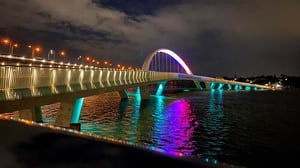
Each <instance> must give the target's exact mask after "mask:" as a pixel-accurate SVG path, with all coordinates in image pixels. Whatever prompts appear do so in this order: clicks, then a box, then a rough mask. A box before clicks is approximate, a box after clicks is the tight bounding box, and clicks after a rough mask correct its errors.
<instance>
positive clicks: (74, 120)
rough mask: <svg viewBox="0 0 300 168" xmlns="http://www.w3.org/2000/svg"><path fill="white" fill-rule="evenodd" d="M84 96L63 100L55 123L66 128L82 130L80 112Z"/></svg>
mask: <svg viewBox="0 0 300 168" xmlns="http://www.w3.org/2000/svg"><path fill="white" fill-rule="evenodd" d="M83 100H84V98H83V97H81V98H78V99H75V100H74V99H72V100H66V101H64V102H61V106H60V110H59V111H58V113H57V117H56V122H55V125H56V126H59V127H65V128H74V129H76V130H78V131H79V130H80V123H79V118H80V112H81V109H82V104H83Z"/></svg>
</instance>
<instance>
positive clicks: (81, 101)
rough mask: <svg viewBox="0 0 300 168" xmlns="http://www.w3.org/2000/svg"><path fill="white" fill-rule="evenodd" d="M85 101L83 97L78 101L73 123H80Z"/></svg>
mask: <svg viewBox="0 0 300 168" xmlns="http://www.w3.org/2000/svg"><path fill="white" fill-rule="evenodd" d="M83 100H84V98H83V97H81V98H78V99H76V101H75V105H74V109H73V115H72V119H71V123H79V118H80V112H81V109H82V104H83Z"/></svg>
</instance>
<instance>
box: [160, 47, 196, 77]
mask: <svg viewBox="0 0 300 168" xmlns="http://www.w3.org/2000/svg"><path fill="white" fill-rule="evenodd" d="M157 52H163V53H166V54H168V55H170V56H171V57H173V58H174V59H175V60H176V61H177V62H178V63H179V64H180V65H181V66H182V67H183V68H184V70H185V72H186V73H187V74H189V75H192V74H193V73H192V71H191V70H190V68H189V67H188V66H187V65H186V63H185V62H184V61H183V60H182V59H181V58H180V57H179V56H178V55H177V54H176V53H174V52H173V51H171V50H169V49H160V50H158V51H157Z"/></svg>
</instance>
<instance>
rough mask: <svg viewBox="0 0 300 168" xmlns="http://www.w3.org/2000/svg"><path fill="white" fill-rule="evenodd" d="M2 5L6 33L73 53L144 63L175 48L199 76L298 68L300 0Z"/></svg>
mask: <svg viewBox="0 0 300 168" xmlns="http://www.w3.org/2000/svg"><path fill="white" fill-rule="evenodd" d="M0 11H1V18H0V19H1V24H0V32H1V34H3V36H6V35H9V36H11V37H13V38H14V39H18V40H20V41H21V40H23V41H24V39H28V41H30V40H31V41H36V42H37V43H38V41H40V43H41V44H43V45H45V46H47V47H48V48H51V47H52V48H53V47H56V48H59V47H60V48H65V49H67V50H69V53H72V55H71V54H70V57H73V58H76V57H77V56H78V55H92V56H94V57H97V58H99V59H108V60H111V61H112V62H114V63H123V64H125V65H132V66H141V65H142V63H143V59H144V57H145V56H146V55H147V54H149V53H151V52H152V51H154V50H155V49H157V48H169V49H171V50H173V51H175V52H177V53H179V54H180V55H181V56H182V57H183V59H184V60H186V61H187V63H188V64H189V65H190V66H191V69H192V71H193V72H194V73H195V74H199V75H208V76H225V75H226V76H233V75H235V74H237V75H245V76H248V75H260V74H281V73H285V74H289V75H300V70H299V62H300V59H299V54H300V49H299V48H300V42H299V41H300V22H298V16H300V5H299V2H298V1H296V0H288V1H277V0H252V1H250V0H249V1H239V0H230V1H226V2H224V1H208V0H203V1H199V0H186V1H180V0H176V1H173V0H172V1H171V0H167V1H153V0H152V1H138V2H137V1H133V0H128V1H118V0H110V1H104V0H102V1H96V0H94V1H92V0H72V1H71V2H70V1H69V0H44V1H40V0H23V1H20V2H16V1H11V0H2V1H1V2H0ZM26 35H27V36H26ZM47 47H46V48H47ZM142 56H143V57H142Z"/></svg>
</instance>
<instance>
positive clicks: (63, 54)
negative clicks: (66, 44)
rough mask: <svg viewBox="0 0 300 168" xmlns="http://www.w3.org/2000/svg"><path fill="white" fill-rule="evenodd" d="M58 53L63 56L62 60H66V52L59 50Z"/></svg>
mask: <svg viewBox="0 0 300 168" xmlns="http://www.w3.org/2000/svg"><path fill="white" fill-rule="evenodd" d="M59 55H60V56H61V57H63V61H64V62H66V57H67V53H66V52H65V51H60V52H59Z"/></svg>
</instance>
